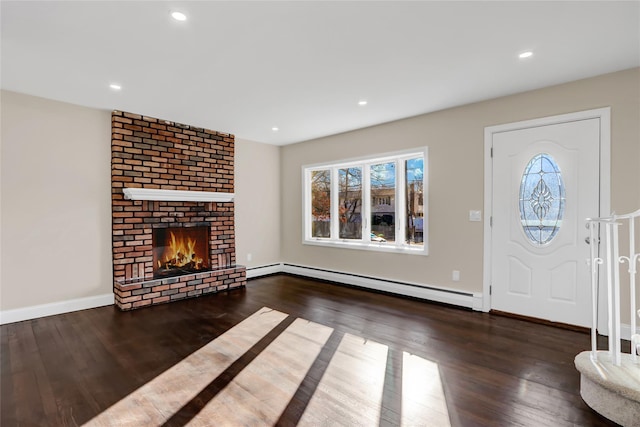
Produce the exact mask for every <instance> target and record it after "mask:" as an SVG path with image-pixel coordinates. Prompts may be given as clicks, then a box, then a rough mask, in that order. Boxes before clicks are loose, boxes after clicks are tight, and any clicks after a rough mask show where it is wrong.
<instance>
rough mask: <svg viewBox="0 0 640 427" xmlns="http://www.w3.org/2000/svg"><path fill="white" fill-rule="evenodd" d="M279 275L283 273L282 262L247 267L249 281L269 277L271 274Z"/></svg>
mask: <svg viewBox="0 0 640 427" xmlns="http://www.w3.org/2000/svg"><path fill="white" fill-rule="evenodd" d="M278 273H282V263H281V262H277V263H274V264H269V265H259V266H257V267H247V279H253V278H256V277H260V276H268V275H269V274H278Z"/></svg>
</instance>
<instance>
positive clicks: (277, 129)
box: [271, 126, 280, 132]
mask: <svg viewBox="0 0 640 427" xmlns="http://www.w3.org/2000/svg"><path fill="white" fill-rule="evenodd" d="M271 130H272V131H274V132H278V131H279V130H280V129H279V128H278V127H277V126H274V127H272V128H271Z"/></svg>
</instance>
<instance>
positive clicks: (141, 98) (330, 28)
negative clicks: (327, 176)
mask: <svg viewBox="0 0 640 427" xmlns="http://www.w3.org/2000/svg"><path fill="white" fill-rule="evenodd" d="M172 10H179V11H182V12H184V13H185V14H186V15H187V16H188V20H187V21H186V22H177V21H174V20H173V19H172V18H171V17H170V15H169V12H170V11H172ZM1 19H2V27H1V31H2V33H1V36H2V46H1V48H2V50H1V54H2V64H1V66H2V69H1V71H2V74H1V84H2V88H3V89H6V90H11V91H16V92H21V93H26V94H31V95H36V96H42V97H45V98H50V99H55V100H60V101H66V102H70V103H74V104H80V105H85V106H89V107H95V108H100V109H107V110H113V109H117V110H124V111H130V112H135V113H141V114H145V115H149V116H154V117H158V118H163V119H168V120H173V121H177V122H181V123H186V124H191V125H195V126H199V127H205V128H209V129H213V130H218V131H221V132H228V133H233V134H235V135H236V136H237V137H239V138H243V139H249V140H254V141H260V142H266V143H271V144H288V143H293V142H299V141H304V140H308V139H312V138H316V137H320V136H325V135H330V134H335V133H339V132H344V131H348V130H352V129H357V128H362V127H366V126H370V125H374V124H378V123H383V122H387V121H391V120H396V119H400V118H404V117H409V116H414V115H418V114H422V113H428V112H431V111H436V110H441V109H444V108H448V107H452V106H457V105H462V104H467V103H471V102H476V101H480V100H484V99H490V98H495V97H499V96H503V95H508V94H512V93H517V92H522V91H527V90H532V89H536V88H540V87H544V86H549V85H553V84H558V83H563V82H567V81H571V80H576V79H580V78H585V77H590V76H595V75H599V74H604V73H607V72H611V71H617V70H623V69H627V68H632V67H637V66H639V65H640V2H638V1H627V2H615V1H602V2H558V1H553V2H552V1H544V2H524V1H509V2H497V1H492V2H489V1H487V2H485V1H471V2H459V1H441V2H436V1H424V2H420V1H413V2H400V1H387V2H379V1H378V2H369V1H354V2H345V1H342V2H337V1H336V2H329V1H290V2H269V1H261V2H245V1H234V2H217V1H206V2H205V1H194V2H179V1H168V2H160V1H135V2H132V1H128V2H123V1H106V2H97V1H84V2H63V1H44V2H28V1H7V0H2V2H1ZM525 50H532V51H533V52H534V55H533V56H532V57H531V58H529V59H527V60H520V59H518V57H517V55H518V54H519V53H520V52H522V51H525ZM112 82H117V83H119V84H121V85H122V90H121V91H119V92H116V91H113V90H111V89H110V88H109V84H110V83H112ZM363 99H364V100H367V101H368V104H367V105H366V106H358V101H360V100H363ZM274 126H277V127H278V128H279V131H277V132H274V131H273V130H272V127H274Z"/></svg>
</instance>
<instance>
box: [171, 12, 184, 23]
mask: <svg viewBox="0 0 640 427" xmlns="http://www.w3.org/2000/svg"><path fill="white" fill-rule="evenodd" d="M171 17H172V18H173V19H175V20H176V21H186V20H187V15H185V14H184V13H182V12H171Z"/></svg>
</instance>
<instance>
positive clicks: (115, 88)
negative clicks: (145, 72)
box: [109, 83, 122, 90]
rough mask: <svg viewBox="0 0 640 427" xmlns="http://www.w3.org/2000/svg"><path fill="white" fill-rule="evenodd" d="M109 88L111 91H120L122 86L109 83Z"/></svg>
mask: <svg viewBox="0 0 640 427" xmlns="http://www.w3.org/2000/svg"><path fill="white" fill-rule="evenodd" d="M109 87H110V88H111V89H113V90H120V89H122V86H120V85H119V84H117V83H111V84H110V85H109Z"/></svg>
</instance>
